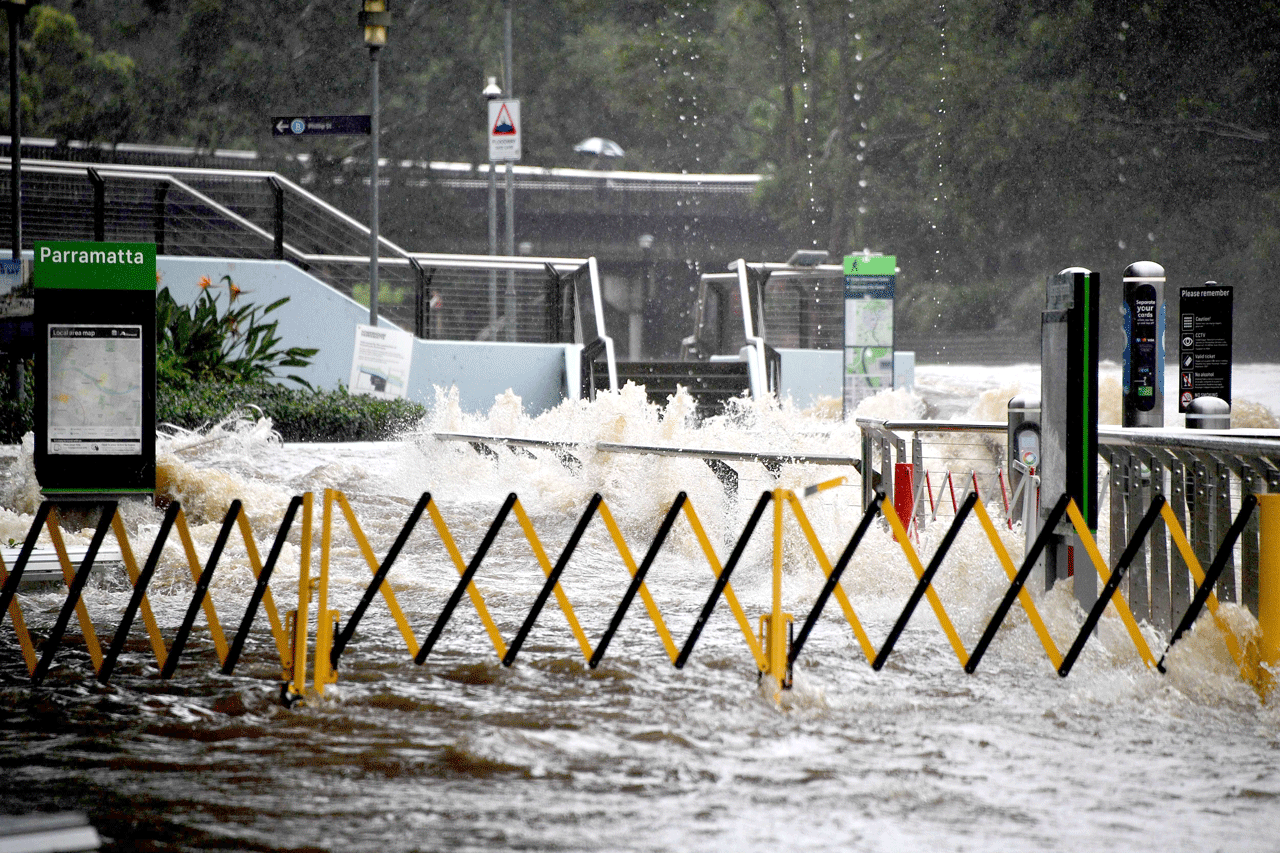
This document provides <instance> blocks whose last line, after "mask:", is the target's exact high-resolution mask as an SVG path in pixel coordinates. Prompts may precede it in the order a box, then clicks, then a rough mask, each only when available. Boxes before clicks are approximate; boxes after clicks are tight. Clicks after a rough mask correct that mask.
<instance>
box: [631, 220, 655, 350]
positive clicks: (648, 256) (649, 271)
mask: <svg viewBox="0 0 1280 853" xmlns="http://www.w3.org/2000/svg"><path fill="white" fill-rule="evenodd" d="M639 243H640V254H641V256H642V257H643V259H644V264H643V267H644V268H643V269H642V270H641V273H640V281H639V282H638V283H637V284H636V285H635V286H633V287H632V288H631V298H630V300H629V302H630V304H629V305H628V306H627V307H628V308H630V309H631V310H630V311H629V312H628V314H627V333H628V335H627V351H628V352H629V353H630V354H631V360H632V361H636V360H637V359H639V358H640V347H641V342H642V340H643V337H644V306H645V301H646V298H647V297H648V296H649V290H650V289H651V287H652V278H653V235H652V234H641V235H640V240H639Z"/></svg>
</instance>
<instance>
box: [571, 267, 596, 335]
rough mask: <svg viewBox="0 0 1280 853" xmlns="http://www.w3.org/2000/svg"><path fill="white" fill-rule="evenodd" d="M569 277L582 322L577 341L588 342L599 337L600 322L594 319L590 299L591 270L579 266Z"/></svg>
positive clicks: (592, 305)
mask: <svg viewBox="0 0 1280 853" xmlns="http://www.w3.org/2000/svg"><path fill="white" fill-rule="evenodd" d="M571 278H572V279H573V296H574V300H575V302H576V304H577V309H578V321H579V322H580V323H581V324H582V340H581V341H579V343H584V344H589V343H591V342H592V341H594V340H595V339H596V338H598V337H600V324H599V323H598V322H597V320H596V308H595V303H594V302H593V301H592V299H591V271H590V269H589V268H588V267H585V266H584V267H581V268H579V269H578V270H576V271H575V272H574V273H573V275H572V276H571Z"/></svg>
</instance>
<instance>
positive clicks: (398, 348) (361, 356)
mask: <svg viewBox="0 0 1280 853" xmlns="http://www.w3.org/2000/svg"><path fill="white" fill-rule="evenodd" d="M412 360H413V335H411V334H409V333H408V332H402V331H400V330H399V329H390V328H387V327H386V326H366V325H363V324H362V325H358V326H356V347H355V352H353V353H352V356H351V381H350V382H349V383H348V387H349V388H350V389H351V393H352V394H367V395H369V396H370V397H381V398H382V399H384V400H390V399H393V398H395V397H404V396H405V395H406V394H407V393H408V391H409V365H410V362H412Z"/></svg>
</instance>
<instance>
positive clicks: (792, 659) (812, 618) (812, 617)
mask: <svg viewBox="0 0 1280 853" xmlns="http://www.w3.org/2000/svg"><path fill="white" fill-rule="evenodd" d="M882 503H884V492H876V494H875V497H874V498H872V499H871V503H870V504H868V505H867V511H866V512H864V513H863V514H862V521H860V522H859V523H858V529H857V530H855V531H854V532H853V536H852V538H850V539H849V544H848V545H846V546H845V548H844V552H843V553H841V554H840V559H838V560H836V564H835V565H834V566H833V567H832V568H831V574H829V575H827V582H826V583H825V584H823V585H822V591H821V592H819V593H818V597H817V599H816V600H815V601H814V602H813V609H812V610H810V611H809V615H808V616H807V617H805V620H804V625H803V626H802V627H801V628H800V635H799V636H798V637H796V638H795V640H794V641H793V642H792V643H791V651H789V652H788V653H787V669H788V670H790V668H791V667H793V666H795V663H796V660H797V659H798V658H799V657H800V651H801V650H802V649H803V648H804V644H805V643H806V642H807V641H808V639H809V632H810V631H812V630H813V626H814V625H816V624H817V622H818V617H819V616H821V615H822V608H824V607H826V606H827V601H828V599H830V598H831V593H833V592H835V589H836V584H838V583H840V576H841V575H842V574H844V570H845V569H846V568H847V567H848V565H849V561H850V560H852V559H853V554H854V552H855V551H857V550H858V545H859V544H861V543H862V537H863V536H865V535H866V534H867V531H868V530H869V529H870V528H871V522H872V521H874V520H875V517H876V516H877V515H879V514H880V505H881V504H882Z"/></svg>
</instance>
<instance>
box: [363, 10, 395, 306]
mask: <svg viewBox="0 0 1280 853" xmlns="http://www.w3.org/2000/svg"><path fill="white" fill-rule="evenodd" d="M390 23H391V13H390V12H388V11H387V4H386V0H364V7H363V9H362V10H361V12H360V25H361V26H362V27H364V43H365V44H367V45H368V46H369V61H370V63H371V65H372V71H373V73H372V81H371V82H372V89H373V103H372V105H371V106H372V109H371V110H370V119H369V160H370V179H369V233H370V237H371V244H370V247H369V325H370V326H376V325H378V51H379V50H381V49H382V48H383V47H384V46H385V45H386V43H387V26H388V25H390Z"/></svg>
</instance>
